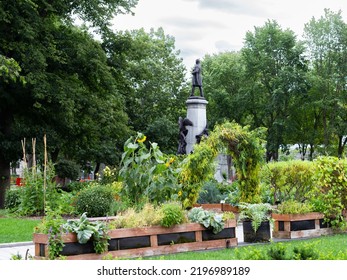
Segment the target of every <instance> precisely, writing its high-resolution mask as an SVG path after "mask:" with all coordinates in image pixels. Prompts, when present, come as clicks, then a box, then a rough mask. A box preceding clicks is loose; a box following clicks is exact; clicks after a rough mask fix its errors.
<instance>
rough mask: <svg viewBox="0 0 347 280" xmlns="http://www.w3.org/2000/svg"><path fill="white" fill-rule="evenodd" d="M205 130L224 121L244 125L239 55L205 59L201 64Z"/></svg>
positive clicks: (232, 53)
mask: <svg viewBox="0 0 347 280" xmlns="http://www.w3.org/2000/svg"><path fill="white" fill-rule="evenodd" d="M202 67H203V78H204V92H205V96H206V98H207V100H208V102H209V104H208V107H207V110H208V116H209V126H210V127H211V128H213V127H214V125H215V124H216V123H222V122H223V121H224V120H229V121H232V120H235V121H236V122H237V123H241V124H243V123H244V122H245V120H244V118H245V110H244V109H245V106H247V102H248V101H249V100H246V99H245V95H244V94H243V89H244V88H245V87H244V85H245V84H244V70H245V67H244V63H243V61H242V57H241V54H240V53H239V52H224V53H219V54H214V55H206V56H205V57H204V59H203V62H202Z"/></svg>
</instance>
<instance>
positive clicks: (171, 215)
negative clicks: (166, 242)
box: [160, 203, 185, 227]
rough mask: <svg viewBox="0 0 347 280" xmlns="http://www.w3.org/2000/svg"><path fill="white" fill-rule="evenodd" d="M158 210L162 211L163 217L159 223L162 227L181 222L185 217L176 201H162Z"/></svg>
mask: <svg viewBox="0 0 347 280" xmlns="http://www.w3.org/2000/svg"><path fill="white" fill-rule="evenodd" d="M160 210H161V211H162V213H163V218H162V220H161V222H160V225H162V226H164V227H171V226H174V225H179V224H181V223H182V222H183V221H184V219H185V214H184V211H183V210H182V207H181V205H179V204H178V203H164V204H162V206H161V208H160Z"/></svg>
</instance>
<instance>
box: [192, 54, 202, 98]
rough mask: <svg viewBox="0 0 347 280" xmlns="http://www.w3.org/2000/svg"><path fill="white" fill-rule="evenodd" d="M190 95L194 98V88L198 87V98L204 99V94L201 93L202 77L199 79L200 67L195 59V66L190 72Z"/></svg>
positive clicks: (198, 60)
mask: <svg viewBox="0 0 347 280" xmlns="http://www.w3.org/2000/svg"><path fill="white" fill-rule="evenodd" d="M192 75H193V77H192V93H191V94H190V96H191V97H192V96H194V91H195V88H196V87H198V88H199V91H200V96H201V97H204V93H203V91H202V77H201V65H200V59H197V60H196V61H195V66H194V68H193V71H192Z"/></svg>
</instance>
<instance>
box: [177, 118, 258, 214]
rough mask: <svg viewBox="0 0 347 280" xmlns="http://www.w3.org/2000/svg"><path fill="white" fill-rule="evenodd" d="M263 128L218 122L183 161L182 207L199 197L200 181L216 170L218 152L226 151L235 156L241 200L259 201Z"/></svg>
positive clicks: (203, 180)
mask: <svg viewBox="0 0 347 280" xmlns="http://www.w3.org/2000/svg"><path fill="white" fill-rule="evenodd" d="M263 133H264V129H256V130H252V131H251V130H250V129H249V127H242V126H240V125H239V124H237V123H235V122H233V123H230V122H225V123H224V124H222V125H217V126H216V127H215V129H214V130H213V131H212V133H210V135H209V137H208V138H206V139H203V140H202V141H201V142H200V144H199V145H195V146H194V153H192V154H189V155H188V156H187V157H186V158H185V159H184V161H183V163H182V166H181V167H182V171H181V174H180V181H181V183H182V189H183V192H184V195H183V196H182V198H181V199H182V203H183V205H184V207H189V206H192V205H193V204H194V203H195V202H196V201H197V199H198V196H199V192H200V189H201V187H202V184H203V183H204V182H205V181H206V180H208V179H210V178H211V177H212V175H213V172H214V170H215V168H214V165H213V163H214V159H215V157H216V156H217V154H218V153H219V152H225V151H226V152H227V153H228V154H230V155H231V156H232V158H233V160H234V164H235V168H236V173H237V176H238V178H237V179H238V187H239V190H240V200H241V201H248V202H250V201H252V202H258V201H260V186H259V184H260V182H259V176H258V175H259V170H260V167H261V164H262V162H263V160H264V148H263V143H264V142H263V140H262V135H263Z"/></svg>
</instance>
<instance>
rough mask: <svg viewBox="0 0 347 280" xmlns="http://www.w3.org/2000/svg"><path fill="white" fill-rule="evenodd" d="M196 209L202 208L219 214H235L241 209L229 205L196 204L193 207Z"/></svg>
mask: <svg viewBox="0 0 347 280" xmlns="http://www.w3.org/2000/svg"><path fill="white" fill-rule="evenodd" d="M193 206H194V207H202V209H205V210H215V211H217V212H234V213H238V212H239V208H238V207H236V206H232V205H230V204H227V203H201V204H199V203H196V204H194V205H193Z"/></svg>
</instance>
